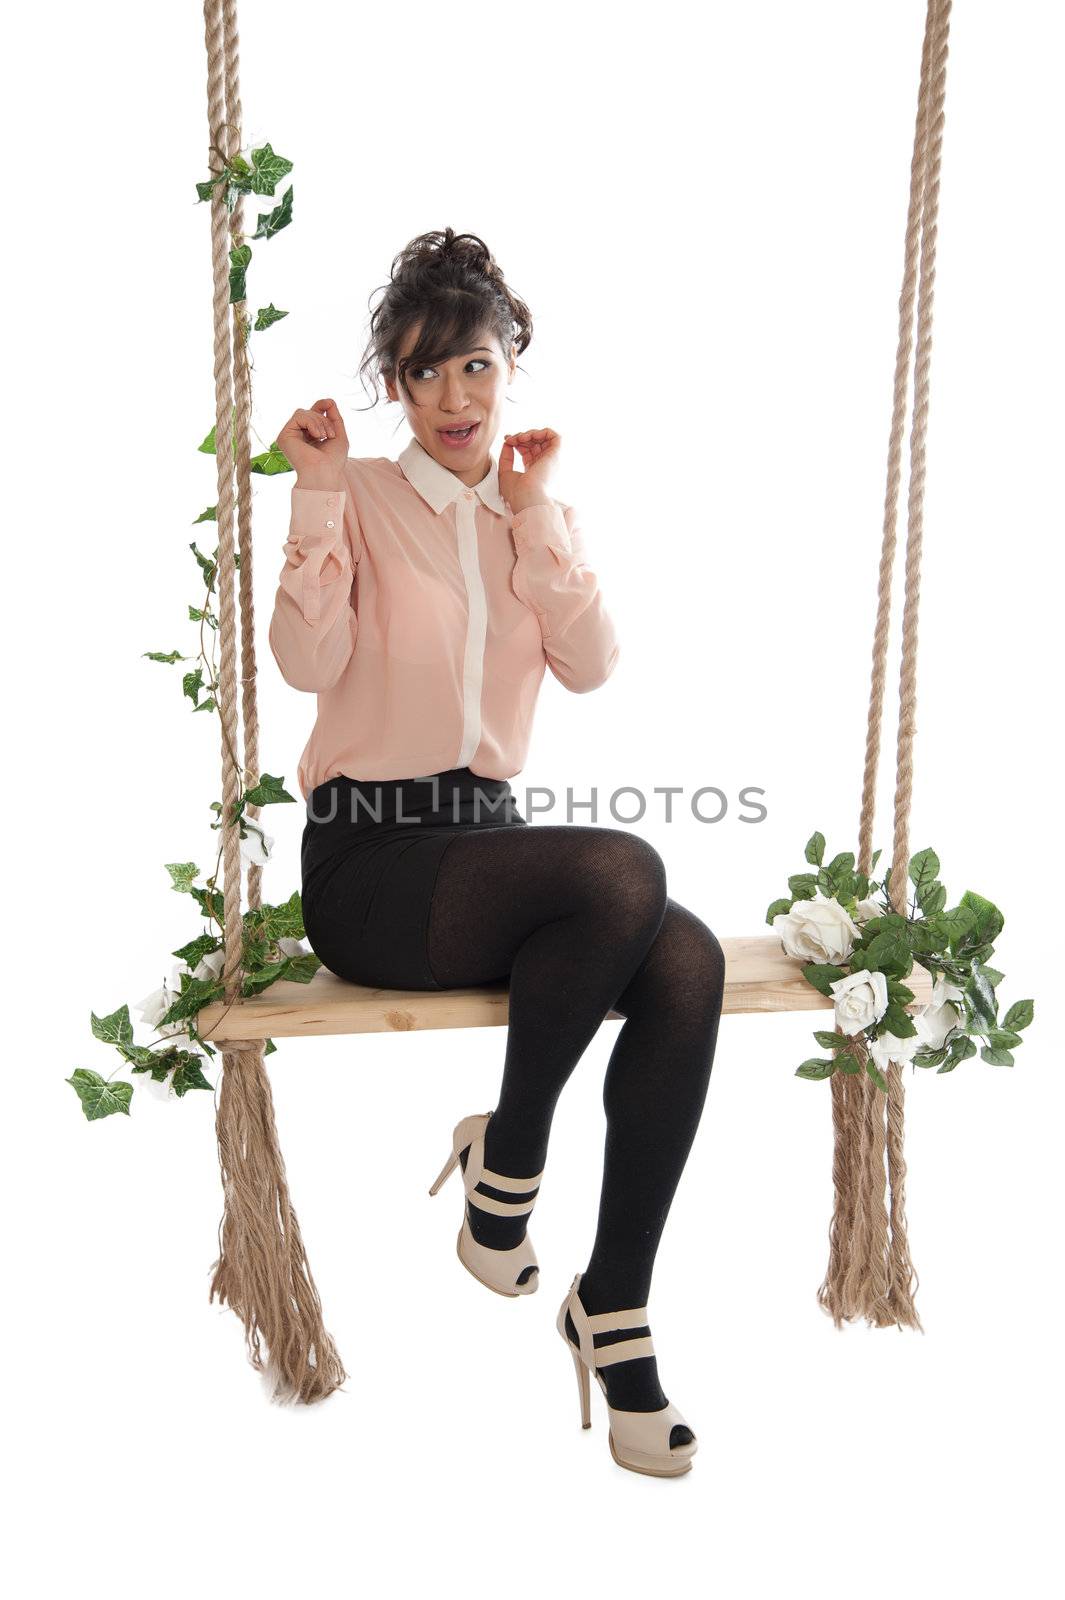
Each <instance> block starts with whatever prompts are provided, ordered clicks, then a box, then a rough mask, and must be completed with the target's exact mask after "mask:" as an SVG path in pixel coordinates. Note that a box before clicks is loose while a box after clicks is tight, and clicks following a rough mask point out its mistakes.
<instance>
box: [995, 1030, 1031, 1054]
mask: <svg viewBox="0 0 1065 1600" xmlns="http://www.w3.org/2000/svg"><path fill="white" fill-rule="evenodd" d="M987 1042H988V1044H989V1045H990V1046H991V1048H992V1049H993V1050H1016V1048H1017V1046H1018V1045H1020V1044H1023V1043H1024V1040H1023V1039H1022V1038H1021V1036H1020V1034H1019V1033H1014V1032H1013V1030H1012V1028H992V1029H991V1032H990V1033H989V1034H988V1036H987Z"/></svg>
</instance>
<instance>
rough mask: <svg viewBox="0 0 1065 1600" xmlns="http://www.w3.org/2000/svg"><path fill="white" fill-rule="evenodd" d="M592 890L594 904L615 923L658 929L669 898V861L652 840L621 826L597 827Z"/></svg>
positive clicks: (591, 881) (590, 881)
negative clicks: (667, 880) (663, 856)
mask: <svg viewBox="0 0 1065 1600" xmlns="http://www.w3.org/2000/svg"><path fill="white" fill-rule="evenodd" d="M589 844H590V849H591V854H592V857H593V858H594V862H593V866H592V871H591V875H590V880H589V891H590V897H591V901H592V903H593V904H594V906H595V907H596V908H597V909H598V910H600V911H601V912H603V913H604V914H605V915H607V916H608V917H610V918H611V920H612V921H613V922H615V923H619V924H620V923H623V924H625V925H628V926H631V927H633V928H634V929H645V928H647V927H648V926H650V927H652V928H655V929H657V928H658V927H659V926H660V924H661V921H662V918H663V916H664V915H665V910H666V904H667V902H668V898H669V896H668V891H667V888H666V864H665V862H664V861H663V860H662V857H661V856H660V855H659V853H658V851H657V850H656V849H655V847H654V845H653V844H651V843H650V842H649V840H647V839H644V838H641V836H640V835H639V834H637V833H626V832H625V831H624V830H623V829H621V828H596V829H595V830H594V838H593V839H592V840H591V841H589Z"/></svg>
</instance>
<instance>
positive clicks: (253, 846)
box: [240, 817, 274, 867]
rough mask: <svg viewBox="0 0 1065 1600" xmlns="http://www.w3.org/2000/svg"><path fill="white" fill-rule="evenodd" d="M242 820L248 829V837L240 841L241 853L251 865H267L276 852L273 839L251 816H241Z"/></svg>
mask: <svg viewBox="0 0 1065 1600" xmlns="http://www.w3.org/2000/svg"><path fill="white" fill-rule="evenodd" d="M240 820H241V823H242V824H243V826H244V828H245V829H246V830H247V838H246V839H241V841H240V853H241V855H242V856H243V858H244V860H245V861H247V862H248V864H249V865H250V866H254V867H262V866H265V865H266V863H267V862H268V861H269V859H270V857H271V856H272V855H273V852H274V841H273V839H272V838H271V836H270V835H269V834H268V833H264V831H263V829H262V828H260V826H259V824H258V823H257V822H252V821H251V819H250V818H249V817H241V819H240Z"/></svg>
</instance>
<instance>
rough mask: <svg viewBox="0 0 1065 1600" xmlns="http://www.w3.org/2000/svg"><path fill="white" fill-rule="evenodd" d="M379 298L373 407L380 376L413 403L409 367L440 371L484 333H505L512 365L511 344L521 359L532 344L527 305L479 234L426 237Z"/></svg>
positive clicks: (372, 342)
mask: <svg viewBox="0 0 1065 1600" xmlns="http://www.w3.org/2000/svg"><path fill="white" fill-rule="evenodd" d="M373 293H374V294H381V296H382V298H381V299H380V301H379V302H378V304H377V305H376V307H375V308H374V309H373V313H372V315H371V317H370V338H369V341H368V343H367V345H366V349H365V352H364V354H363V359H362V361H361V363H360V365H359V375H360V377H361V378H362V380H363V384H364V387H368V388H369V391H370V393H371V394H372V396H373V404H374V405H376V404H377V401H378V400H379V398H380V395H379V392H378V388H377V384H378V381H379V380H380V379H381V378H391V379H392V381H393V382H394V383H396V384H397V385H398V386H399V387H400V388H401V389H403V390H404V392H405V393H406V395H407V397H408V398H409V399H411V400H413V396H412V395H411V392H410V390H409V389H408V387H407V379H406V372H407V368H408V367H414V368H417V367H434V366H437V365H438V364H439V363H440V362H442V361H448V360H450V358H451V357H452V356H456V355H461V354H462V353H463V352H464V351H466V350H470V349H472V348H473V347H474V340H475V337H476V335H478V334H480V333H484V332H486V331H487V332H490V333H495V334H496V335H498V338H499V343H500V345H501V346H502V349H503V355H504V357H505V359H507V360H508V361H509V359H510V347H511V344H514V345H515V346H516V347H517V352H518V355H521V354H522V352H523V351H524V350H526V349H527V348H528V345H529V341H530V340H531V339H532V314H531V312H530V311H529V308H528V306H527V305H526V304H525V302H524V301H523V300H520V299H519V298H518V296H517V295H516V294H514V293H513V291H512V290H511V289H509V288H508V287H507V283H506V280H505V278H504V277H503V272H502V269H501V268H500V266H499V264H498V263H497V262H496V260H495V258H494V257H493V255H492V252H491V251H490V250H489V248H488V246H487V245H486V244H485V242H484V240H483V239H479V238H478V237H477V235H476V234H475V233H456V232H455V230H454V229H453V228H445V229H444V230H443V232H434V233H422V234H419V235H418V237H417V238H416V239H412V240H411V241H410V243H409V244H408V245H407V246H406V247H405V248H404V249H403V250H401V251H400V253H399V255H398V256H396V257H395V259H394V260H393V262H392V271H391V278H390V281H389V282H388V283H386V284H384V285H382V286H381V288H380V289H376V290H374V292H373ZM370 299H371V301H372V300H373V294H372V295H371V296H370ZM419 322H420V323H421V332H420V334H419V336H418V340H417V343H416V344H415V346H414V349H413V350H411V351H410V352H409V354H408V355H407V356H405V357H404V358H403V360H402V361H401V360H400V359H399V349H400V346H401V345H402V343H403V340H404V337H405V336H406V334H407V332H408V331H409V329H410V328H412V327H413V326H414V325H415V324H416V323H419ZM371 369H374V370H372V371H371ZM367 374H370V379H371V381H370V383H369V384H367V382H366V379H367ZM507 398H508V399H509V396H508V397H507Z"/></svg>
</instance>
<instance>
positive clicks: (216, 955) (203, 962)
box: [192, 950, 226, 979]
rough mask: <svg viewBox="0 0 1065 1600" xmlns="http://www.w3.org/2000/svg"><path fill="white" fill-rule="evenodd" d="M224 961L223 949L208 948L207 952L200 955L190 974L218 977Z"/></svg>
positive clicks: (195, 976)
mask: <svg viewBox="0 0 1065 1600" xmlns="http://www.w3.org/2000/svg"><path fill="white" fill-rule="evenodd" d="M225 963H226V953H225V951H224V950H208V952H207V954H206V955H205V956H201V957H200V959H199V961H197V963H196V965H195V966H194V967H193V969H192V976H193V977H194V978H209V979H216V978H220V977H221V976H222V968H223V967H224V966H225Z"/></svg>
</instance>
